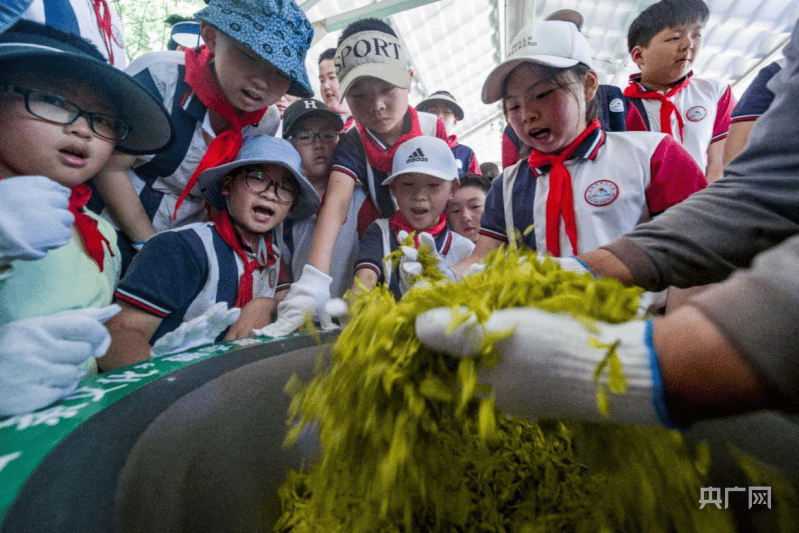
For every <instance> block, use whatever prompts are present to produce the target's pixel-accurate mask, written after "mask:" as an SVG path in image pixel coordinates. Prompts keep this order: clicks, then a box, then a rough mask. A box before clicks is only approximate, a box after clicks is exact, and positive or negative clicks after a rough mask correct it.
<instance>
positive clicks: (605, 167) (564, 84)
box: [454, 21, 706, 275]
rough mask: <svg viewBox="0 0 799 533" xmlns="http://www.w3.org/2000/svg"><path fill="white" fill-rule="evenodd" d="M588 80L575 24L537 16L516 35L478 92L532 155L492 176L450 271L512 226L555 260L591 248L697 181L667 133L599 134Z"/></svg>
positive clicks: (592, 80) (593, 84) (583, 44)
mask: <svg viewBox="0 0 799 533" xmlns="http://www.w3.org/2000/svg"><path fill="white" fill-rule="evenodd" d="M597 85H598V82H597V75H596V72H594V71H593V70H592V69H591V48H590V45H589V44H588V40H587V39H586V38H585V37H584V36H583V35H582V34H581V33H580V32H579V31H578V30H577V28H576V26H575V25H574V24H572V23H569V22H563V21H544V22H541V23H539V24H537V25H535V24H530V25H528V26H526V27H525V28H524V29H522V31H521V32H519V35H517V36H516V38H515V39H514V41H513V43H512V47H511V54H510V56H509V57H508V59H507V60H506V61H504V62H503V63H501V64H500V65H499V66H498V67H496V68H495V69H494V70H493V71H492V72H491V73H490V74H489V76H488V78H487V79H486V81H485V84H484V85H483V91H482V98H483V102H484V103H486V104H490V103H493V102H495V101H497V100H499V99H500V98H501V99H502V105H503V109H504V112H505V114H506V115H507V116H508V121H509V122H510V124H511V126H512V127H513V130H514V131H515V132H516V134H517V135H518V136H519V138H520V139H521V140H522V141H523V142H524V143H525V144H526V145H528V146H530V147H532V152H531V154H530V156H529V158H528V159H526V160H522V161H520V162H518V163H517V164H516V165H515V166H513V167H510V168H508V169H506V170H505V171H504V172H503V174H502V175H501V176H500V177H498V178H496V179H495V180H494V181H493V182H492V184H491V190H490V191H489V193H488V197H487V198H486V206H485V212H484V213H483V218H482V222H481V230H480V235H481V236H480V239H479V240H478V241H477V245H476V248H475V251H474V253H473V254H472V256H471V257H470V258H469V259H468V260H467V261H464V262H463V263H461V264H460V265H457V266H456V268H455V269H454V270H455V272H456V273H457V274H459V275H462V274H463V273H464V272H465V271H466V269H467V267H468V266H469V265H470V264H471V263H475V262H477V261H479V260H481V259H482V258H483V257H485V255H486V254H487V253H488V252H489V251H490V250H492V249H493V248H497V247H499V246H500V245H502V244H503V243H505V242H508V240H509V239H511V238H513V237H514V234H515V232H516V231H518V232H519V234H521V235H523V237H522V238H523V239H524V242H525V243H526V244H527V245H528V246H530V247H531V248H533V249H538V250H539V251H540V252H541V253H544V252H548V253H550V254H552V255H553V256H555V257H561V256H573V255H576V254H577V253H578V252H582V251H588V250H592V249H594V248H597V247H598V246H601V245H603V244H606V243H607V242H610V241H611V240H613V239H614V238H616V237H618V236H620V235H622V234H624V233H626V232H627V231H629V230H631V229H632V228H633V227H634V226H635V225H636V224H637V223H638V222H640V221H642V220H646V219H648V218H650V217H652V216H655V215H657V214H658V213H660V212H661V211H663V210H665V209H666V208H668V207H669V206H671V205H674V204H676V203H678V202H680V201H681V200H683V199H685V198H687V197H688V196H689V195H690V194H691V193H693V192H695V191H697V190H699V189H702V188H703V187H704V186H705V185H706V182H705V179H704V176H703V174H702V171H701V170H700V169H699V168H698V167H697V165H696V163H695V162H694V161H693V159H692V158H691V157H690V155H689V154H688V153H687V152H686V151H685V149H684V148H683V147H682V146H681V145H680V144H679V143H677V142H676V141H675V140H674V139H673V138H672V137H670V136H668V135H665V134H662V133H650V132H637V133H624V132H605V131H603V130H602V129H601V128H600V127H599V121H598V120H596V119H595V117H596V115H595V113H596V108H595V106H594V105H593V103H594V102H593V99H594V95H595V93H596V88H597ZM509 191H512V193H510V194H511V196H510V197H507V195H508V194H509ZM530 226H533V229H532V230H531V231H528V229H529V228H530Z"/></svg>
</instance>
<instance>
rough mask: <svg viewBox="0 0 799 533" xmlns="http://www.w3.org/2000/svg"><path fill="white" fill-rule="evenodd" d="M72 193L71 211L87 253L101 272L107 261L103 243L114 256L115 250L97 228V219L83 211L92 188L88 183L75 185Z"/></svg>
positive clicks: (70, 199) (70, 198) (70, 196)
mask: <svg viewBox="0 0 799 533" xmlns="http://www.w3.org/2000/svg"><path fill="white" fill-rule="evenodd" d="M71 190H72V193H71V194H70V195H69V212H70V213H72V214H73V215H75V227H77V228H78V233H80V238H81V239H83V246H84V247H85V248H86V253H88V254H89V257H91V258H92V259H93V260H94V262H95V263H97V267H98V268H99V269H100V272H102V271H103V263H104V262H105V250H104V249H103V243H105V244H106V246H108V253H110V254H111V257H114V252H113V251H112V250H111V243H110V242H108V239H106V238H105V235H103V234H102V233H100V230H99V229H97V221H96V220H95V219H93V218H92V217H90V216H89V215H87V214H86V213H84V212H83V211H81V209H82V208H83V206H85V205H86V203H87V202H88V201H89V198H91V197H92V190H91V189H90V188H89V186H88V185H83V184H82V185H75V186H74V187H71Z"/></svg>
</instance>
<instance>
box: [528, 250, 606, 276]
mask: <svg viewBox="0 0 799 533" xmlns="http://www.w3.org/2000/svg"><path fill="white" fill-rule="evenodd" d="M547 258H549V259H550V260H551V261H554V262H555V263H557V264H558V265H559V266H560V268H561V269H563V270H565V271H567V272H576V273H577V274H585V273H586V272H588V273H590V274H591V275H592V276H594V277H596V274H594V272H593V271H592V270H591V269H590V268H588V265H586V264H585V263H583V262H582V261H581V260H579V259H577V258H576V257H553V256H551V255H545V254H538V260H539V261H542V262H543V261H545V260H546V259H547Z"/></svg>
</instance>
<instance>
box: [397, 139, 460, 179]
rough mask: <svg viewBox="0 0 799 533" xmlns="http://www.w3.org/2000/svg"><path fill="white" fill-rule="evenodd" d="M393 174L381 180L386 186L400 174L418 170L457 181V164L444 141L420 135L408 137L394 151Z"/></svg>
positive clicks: (435, 176) (421, 172) (420, 172)
mask: <svg viewBox="0 0 799 533" xmlns="http://www.w3.org/2000/svg"><path fill="white" fill-rule="evenodd" d="M391 168H392V171H393V174H391V175H390V176H389V177H388V178H386V179H385V180H384V181H383V185H385V186H388V185H391V183H392V182H393V181H394V178H396V177H397V176H400V175H402V174H410V173H412V172H418V173H419V174H426V175H428V176H433V177H434V178H440V179H442V180H445V181H452V180H455V181H458V165H457V164H456V163H455V156H454V155H452V150H450V148H449V145H448V144H447V142H446V141H444V140H442V139H439V138H438V137H429V136H427V135H420V136H419V137H414V138H412V139H408V140H407V141H405V142H404V143H402V144H401V145H400V146H399V148H397V151H396V152H394V162H393V164H392V166H391Z"/></svg>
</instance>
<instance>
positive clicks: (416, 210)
mask: <svg viewBox="0 0 799 533" xmlns="http://www.w3.org/2000/svg"><path fill="white" fill-rule="evenodd" d="M427 211H428V210H427V209H424V208H421V207H412V208H411V213H413V214H414V215H416V216H422V215H426V214H427Z"/></svg>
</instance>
